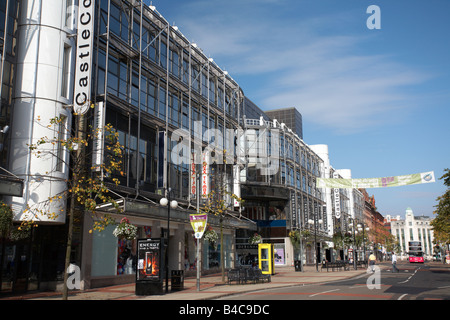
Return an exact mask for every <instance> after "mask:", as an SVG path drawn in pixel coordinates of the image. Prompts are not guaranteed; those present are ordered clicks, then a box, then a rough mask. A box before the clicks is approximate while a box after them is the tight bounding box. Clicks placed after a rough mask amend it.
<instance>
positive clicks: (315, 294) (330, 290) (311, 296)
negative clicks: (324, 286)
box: [309, 289, 340, 298]
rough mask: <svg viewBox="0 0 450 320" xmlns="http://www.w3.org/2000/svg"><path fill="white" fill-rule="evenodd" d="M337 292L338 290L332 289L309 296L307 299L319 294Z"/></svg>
mask: <svg viewBox="0 0 450 320" xmlns="http://www.w3.org/2000/svg"><path fill="white" fill-rule="evenodd" d="M338 290H340V289H333V290H328V291H323V292H319V293H315V294H312V295H310V296H309V297H310V298H311V297H314V296H318V295H319V294H323V293H328V292H333V291H338Z"/></svg>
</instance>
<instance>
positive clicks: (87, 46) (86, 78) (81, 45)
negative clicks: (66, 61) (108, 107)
mask: <svg viewBox="0 0 450 320" xmlns="http://www.w3.org/2000/svg"><path fill="white" fill-rule="evenodd" d="M94 6H95V1H92V0H80V6H79V8H78V32H77V56H76V62H75V82H74V94H73V106H74V111H75V112H76V113H78V114H85V113H86V112H87V111H88V110H89V106H90V97H91V69H92V49H93V48H92V47H93V39H94V9H95V8H94Z"/></svg>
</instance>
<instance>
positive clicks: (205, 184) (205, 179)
mask: <svg viewBox="0 0 450 320" xmlns="http://www.w3.org/2000/svg"><path fill="white" fill-rule="evenodd" d="M209 162H210V159H209V152H208V151H206V150H205V151H204V152H203V155H202V198H203V199H207V198H208V194H209V192H210V182H209Z"/></svg>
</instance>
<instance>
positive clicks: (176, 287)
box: [170, 270, 184, 291]
mask: <svg viewBox="0 0 450 320" xmlns="http://www.w3.org/2000/svg"><path fill="white" fill-rule="evenodd" d="M170 276H171V277H170V280H171V284H172V286H171V288H172V291H180V290H183V288H184V270H172V271H171V274H170Z"/></svg>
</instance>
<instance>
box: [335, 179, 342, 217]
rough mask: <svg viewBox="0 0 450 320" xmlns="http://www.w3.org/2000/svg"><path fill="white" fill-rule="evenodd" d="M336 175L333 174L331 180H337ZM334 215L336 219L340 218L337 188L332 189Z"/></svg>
mask: <svg viewBox="0 0 450 320" xmlns="http://www.w3.org/2000/svg"><path fill="white" fill-rule="evenodd" d="M337 178H338V174H337V173H336V172H334V173H333V179H337ZM333 191H334V213H335V216H336V218H337V219H339V218H340V217H341V197H340V194H339V188H334V189H333Z"/></svg>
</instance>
